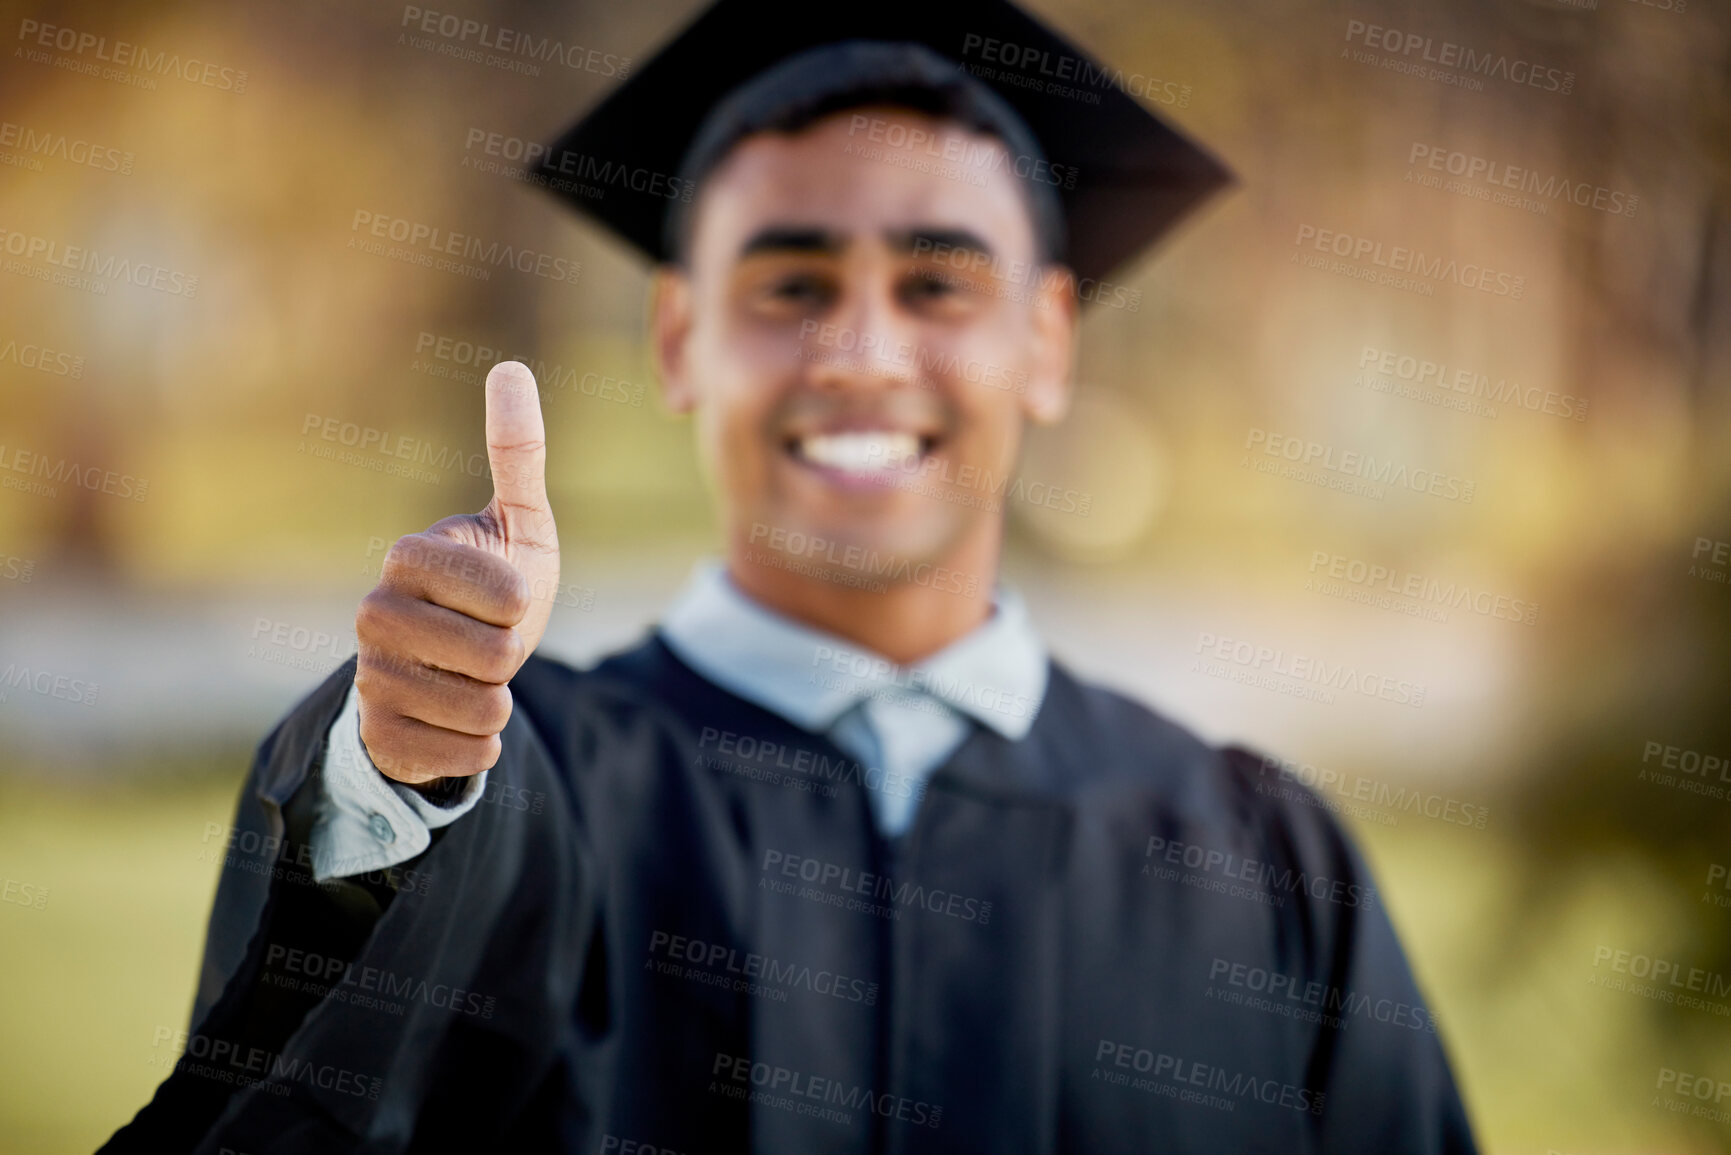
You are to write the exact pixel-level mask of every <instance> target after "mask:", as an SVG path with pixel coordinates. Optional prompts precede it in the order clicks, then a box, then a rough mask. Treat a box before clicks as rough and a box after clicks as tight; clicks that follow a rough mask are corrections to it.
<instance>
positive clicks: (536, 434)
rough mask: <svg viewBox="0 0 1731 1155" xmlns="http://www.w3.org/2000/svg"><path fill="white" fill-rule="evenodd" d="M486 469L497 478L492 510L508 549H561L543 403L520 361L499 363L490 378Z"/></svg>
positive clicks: (488, 385) (527, 370) (532, 377)
mask: <svg viewBox="0 0 1731 1155" xmlns="http://www.w3.org/2000/svg"><path fill="white" fill-rule="evenodd" d="M487 463H488V465H489V466H490V467H491V468H492V472H493V502H492V505H491V506H490V507H489V508H490V512H492V513H493V515H494V516H495V517H496V518H497V519H498V523H499V528H500V530H501V531H502V532H503V533H504V536H505V543H506V545H507V546H528V547H530V548H535V547H541V548H557V545H556V538H555V537H554V530H553V510H552V507H551V506H550V505H549V504H548V502H547V431H546V427H545V425H544V424H543V423H542V421H541V397H540V394H539V393H537V392H536V390H535V375H534V374H533V373H531V372H529V367H528V366H526V365H524V364H523V363H522V362H521V361H501V362H500V363H499V364H497V365H495V366H493V371H492V372H490V373H488V374H487Z"/></svg>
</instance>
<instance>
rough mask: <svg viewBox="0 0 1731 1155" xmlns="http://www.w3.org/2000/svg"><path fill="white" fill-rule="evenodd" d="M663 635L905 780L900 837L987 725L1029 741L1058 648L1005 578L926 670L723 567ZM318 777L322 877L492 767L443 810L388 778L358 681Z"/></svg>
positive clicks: (408, 836)
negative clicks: (827, 629) (828, 628)
mask: <svg viewBox="0 0 1731 1155" xmlns="http://www.w3.org/2000/svg"><path fill="white" fill-rule="evenodd" d="M660 632H661V637H662V640H663V641H664V642H666V643H667V646H668V648H669V649H671V650H672V651H673V652H674V654H675V655H676V656H678V658H679V659H680V660H681V661H683V662H684V663H685V664H686V665H688V666H690V667H691V668H692V669H694V670H696V671H697V672H698V673H699V674H701V675H702V676H703V677H705V678H707V679H708V680H709V681H711V682H713V683H715V684H716V685H717V686H720V687H721V688H722V689H724V690H727V691H730V692H731V693H733V694H735V695H737V696H739V697H741V698H744V699H745V700H746V701H748V702H752V703H754V704H756V705H758V706H761V707H762V708H763V709H765V710H768V711H769V712H770V713H772V714H776V715H778V716H780V717H781V718H784V719H786V720H787V721H788V722H790V723H792V724H793V725H795V726H798V727H799V728H800V729H802V730H807V731H810V732H812V733H817V734H823V735H825V736H826V737H828V738H829V739H830V740H831V741H832V742H834V743H835V744H836V745H837V746H838V747H840V749H841V750H842V751H843V752H844V753H846V754H847V755H849V756H850V757H852V758H854V759H855V760H856V761H858V762H859V763H860V764H861V765H862V766H864V767H866V768H867V769H868V773H867V774H866V775H865V778H866V780H867V781H868V782H878V783H883V784H887V783H889V782H892V781H893V782H903V783H906V784H907V785H906V787H905V788H904V787H898V788H896V789H893V790H892V789H882V788H880V789H872V790H868V791H867V795H866V797H867V799H868V801H869V803H870V805H871V808H872V815H873V818H874V819H875V821H876V822H877V825H878V829H879V830H880V831H882V832H883V833H884V834H885V835H888V836H891V837H894V836H895V835H898V834H900V833H901V832H902V831H904V830H906V829H907V827H908V825H909V824H910V823H911V822H912V821H913V815H914V810H915V808H916V806H917V804H918V801H919V799H920V797H921V796H922V795H923V794H924V792H925V781H926V779H927V778H928V777H929V776H930V775H931V773H932V771H933V770H935V769H937V768H938V767H939V766H941V765H942V764H943V763H944V761H945V760H946V759H948V758H949V756H950V755H951V754H953V753H955V751H956V749H957V747H959V746H960V745H961V744H962V742H963V741H965V740H966V739H967V736H968V734H969V732H970V731H971V729H972V728H973V726H974V725H975V724H978V725H983V726H986V727H988V728H990V729H992V730H995V731H997V732H998V733H999V734H1002V735H1003V736H1004V737H1006V738H1009V739H1010V740H1012V741H1014V740H1017V739H1020V738H1022V737H1024V736H1026V735H1027V733H1028V730H1029V728H1030V727H1032V726H1033V724H1034V716H1035V715H1036V714H1037V713H1039V709H1040V703H1041V701H1042V700H1044V698H1045V695H1046V679H1047V656H1046V647H1045V645H1044V644H1043V643H1042V642H1041V641H1040V637H1039V635H1038V634H1037V633H1036V632H1035V631H1034V628H1033V625H1032V623H1031V622H1030V621H1029V620H1028V613H1027V607H1026V606H1025V605H1024V603H1023V602H1022V599H1021V597H1020V596H1019V595H1017V594H1016V593H1015V592H1014V591H1013V590H1010V589H1008V588H1007V587H1003V586H1000V587H999V588H998V590H997V594H996V597H995V599H994V602H993V611H992V614H991V616H990V617H988V618H987V619H986V620H985V622H983V623H981V625H980V626H979V627H977V628H976V629H975V630H974V631H973V632H972V633H969V634H968V635H966V636H965V637H962V638H960V639H958V640H957V641H955V642H953V643H951V644H950V645H949V646H946V647H945V648H944V649H942V650H940V651H938V652H937V653H936V654H933V655H932V656H931V657H930V658H927V659H926V660H925V661H923V662H920V663H918V664H916V665H913V666H898V665H896V664H895V663H894V662H891V661H890V660H889V659H888V658H885V657H882V656H881V655H879V654H877V653H874V652H873V651H871V650H868V649H866V648H864V647H863V646H860V645H857V644H856V643H853V642H849V641H847V640H845V639H843V638H838V637H835V636H834V635H832V634H827V633H824V632H822V631H820V630H814V629H812V628H811V627H809V626H806V625H802V624H800V623H799V622H796V621H794V620H793V619H791V618H787V617H784V616H782V615H781V614H778V613H776V612H775V611H773V610H771V609H768V608H767V607H765V606H762V605H759V604H758V603H757V602H754V601H752V600H751V599H750V598H748V597H746V596H745V595H744V594H743V593H741V592H740V591H739V589H738V587H736V586H735V585H734V584H733V582H732V581H731V580H730V579H729V578H728V576H727V571H726V569H725V567H723V566H722V565H721V564H720V563H719V562H710V563H706V564H704V565H702V566H700V567H699V568H698V570H697V572H696V573H695V574H694V575H693V576H692V579H691V581H690V582H689V583H687V585H686V587H685V590H684V591H683V592H682V593H681V594H680V595H679V597H678V598H676V599H675V600H674V602H673V605H672V606H671V607H669V609H668V611H667V613H666V615H665V616H664V617H663V619H662V622H661V631H660ZM871 770H876V771H881V773H878V774H875V775H874V774H871V773H869V771H871ZM318 781H319V783H320V786H319V798H318V800H317V807H316V811H317V816H316V818H315V820H314V823H313V830H312V835H311V844H312V853H313V862H314V876H315V877H316V878H318V879H319V880H320V881H324V880H325V879H328V878H340V877H345V876H348V875H353V874H360V873H364V872H366V871H373V870H383V869H384V868H386V867H388V866H395V865H397V864H398V863H401V862H406V861H408V860H409V859H411V858H414V857H415V856H416V855H418V854H420V853H421V852H423V851H424V850H426V849H427V846H428V845H429V843H430V842H431V840H432V835H431V831H432V830H434V829H437V828H438V827H441V826H445V825H448V824H449V823H451V822H454V821H456V820H457V819H458V818H459V817H461V816H462V815H464V814H466V813H468V811H469V810H471V809H473V808H474V806H475V805H476V804H477V803H478V802H479V801H480V800H481V798H482V796H483V794H484V792H485V791H486V788H487V775H486V773H484V772H483V773H481V774H477V775H476V776H475V777H474V778H472V779H470V781H469V783H468V786H467V788H466V789H465V790H464V792H463V794H462V795H461V796H460V797H459V798H458V799H457V800H456V801H454V802H453V803H451V804H449V805H446V806H437V805H435V804H433V803H432V802H429V801H428V800H427V799H426V798H425V797H423V796H422V795H421V794H420V793H419V792H418V791H416V790H414V789H413V788H411V787H408V786H405V785H403V784H401V783H399V782H393V781H391V780H390V779H388V778H386V777H385V776H384V775H382V774H380V773H379V772H378V771H377V770H376V769H374V768H373V765H372V760H371V759H370V758H369V757H368V756H367V752H366V748H365V747H364V746H363V745H362V744H361V738H360V713H359V702H358V698H357V696H356V693H355V690H354V687H352V686H351V687H350V688H349V695H348V698H347V700H346V701H345V702H344V704H343V709H342V712H341V713H340V714H338V716H337V719H336V721H335V722H333V723H332V724H331V729H330V734H329V736H328V742H327V746H326V754H325V762H324V772H323V773H321V774H320V775H319V776H318Z"/></svg>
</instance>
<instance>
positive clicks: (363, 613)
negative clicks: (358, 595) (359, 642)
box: [355, 588, 395, 638]
mask: <svg viewBox="0 0 1731 1155" xmlns="http://www.w3.org/2000/svg"><path fill="white" fill-rule="evenodd" d="M390 603H391V598H390V595H389V594H387V593H385V592H384V591H383V590H380V589H378V588H374V589H373V590H372V591H371V592H369V593H368V594H367V596H366V597H364V598H362V599H361V604H360V605H359V606H358V607H356V609H355V634H356V636H357V637H363V638H376V637H382V636H384V635H385V634H386V633H388V632H389V630H390V628H391V625H392V619H393V618H394V616H395V615H394V614H393V613H392V610H391V604H390Z"/></svg>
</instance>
